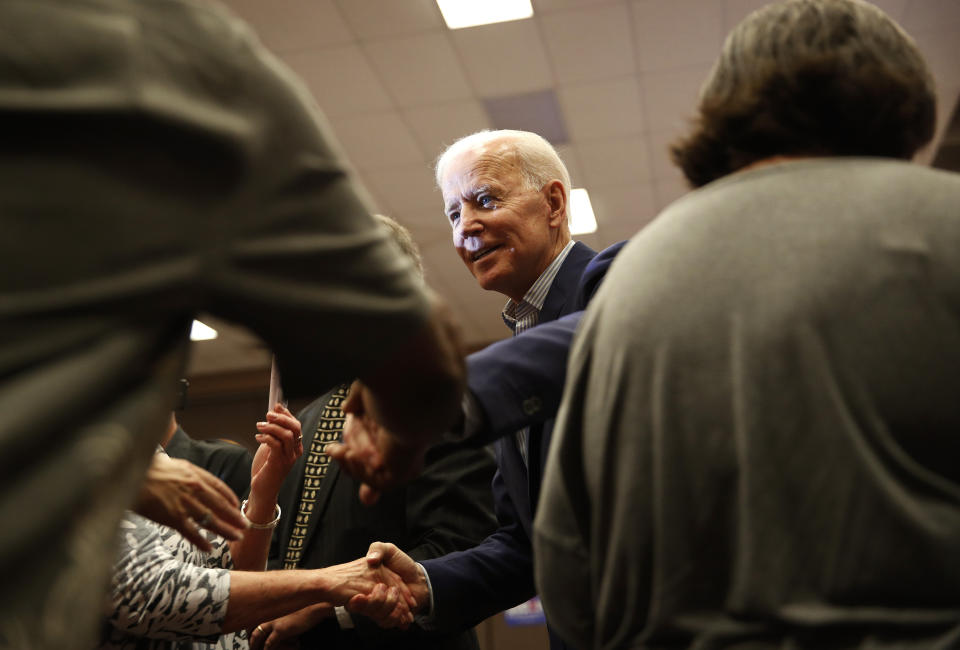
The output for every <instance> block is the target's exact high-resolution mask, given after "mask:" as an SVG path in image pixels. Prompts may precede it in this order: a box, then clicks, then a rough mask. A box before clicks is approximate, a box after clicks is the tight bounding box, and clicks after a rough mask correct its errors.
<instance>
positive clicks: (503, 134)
mask: <svg viewBox="0 0 960 650" xmlns="http://www.w3.org/2000/svg"><path fill="white" fill-rule="evenodd" d="M498 140H503V141H505V142H506V143H507V144H509V145H510V147H511V149H512V150H513V153H514V154H515V155H516V157H517V159H516V161H515V164H516V167H517V169H518V171H519V172H520V177H521V178H522V179H523V184H524V186H525V189H528V190H539V189H541V188H542V187H543V186H544V185H546V184H547V183H549V182H550V181H552V180H559V181H560V182H561V183H563V192H564V194H565V195H566V199H567V200H566V202H565V207H564V210H566V212H567V215H566V216H567V218H568V219H569V210H568V209H567V208H568V206H569V205H570V172H568V171H567V166H566V165H564V164H563V161H562V160H560V156H559V155H558V154H557V150H556V149H554V148H553V145H552V144H550V143H549V142H547V140H546V139H545V138H544V137H543V136H540V135H537V134H536V133H532V132H530V131H514V130H510V129H502V130H500V131H487V130H484V131H478V132H476V133H472V134H470V135H467V136H464V137H462V138H460V139H459V140H457V141H456V142H454V143H453V144H451V145H450V146H449V147H447V149H446V151H444V152H443V153H442V154H440V157H439V158H437V165H436V168H435V173H436V181H437V187H439V188H440V189H441V190H442V189H443V185H442V182H443V174H444V172H445V171H446V168H447V165H449V164H450V161H451V160H453V159H454V158H456V157H457V156H459V155H460V154H462V153H464V152H466V151H468V150H470V149H473V148H475V147H479V146H482V145H485V144H489V143H490V142H494V141H498Z"/></svg>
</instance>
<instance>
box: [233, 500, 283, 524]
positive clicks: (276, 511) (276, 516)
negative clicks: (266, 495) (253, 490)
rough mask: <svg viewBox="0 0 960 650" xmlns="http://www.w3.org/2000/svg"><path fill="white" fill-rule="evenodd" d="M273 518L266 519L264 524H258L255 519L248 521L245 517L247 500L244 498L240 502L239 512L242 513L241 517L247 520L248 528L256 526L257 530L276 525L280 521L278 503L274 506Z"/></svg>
mask: <svg viewBox="0 0 960 650" xmlns="http://www.w3.org/2000/svg"><path fill="white" fill-rule="evenodd" d="M273 512H274V518H273V521H268V522H267V523H265V524H258V523H257V522H255V521H250V519H249V518H248V517H247V500H246V499H244V500H243V503H241V504H240V514H241V515H243V518H244V519H246V520H247V523H248V524H250V528H256V529H257V530H271V529H273V528H276V527H277V524H278V523H280V504H279V503H278V504H277V505H275V506H274V510H273Z"/></svg>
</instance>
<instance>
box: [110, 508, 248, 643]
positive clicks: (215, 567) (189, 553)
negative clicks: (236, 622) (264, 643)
mask: <svg viewBox="0 0 960 650" xmlns="http://www.w3.org/2000/svg"><path fill="white" fill-rule="evenodd" d="M205 534H206V535H207V536H208V539H210V541H211V542H212V543H213V550H212V551H211V552H210V553H204V552H203V551H201V550H199V549H198V548H197V547H196V546H194V545H193V544H191V543H190V542H188V541H187V540H186V539H185V538H184V537H183V536H181V535H180V533H178V532H177V531H175V530H173V529H172V528H168V527H167V526H161V525H160V524H157V523H155V522H153V521H150V520H149V519H146V518H145V517H141V516H140V515H137V514H134V513H132V512H128V513H127V514H126V515H125V516H124V518H123V520H122V521H121V522H120V531H119V536H120V540H119V543H120V548H119V552H118V555H117V557H118V560H117V563H116V565H115V566H114V572H113V579H112V581H111V588H110V596H109V597H110V603H109V607H110V613H109V615H108V617H107V619H106V621H105V623H104V628H103V634H102V636H101V644H100V648H102V649H103V650H121V649H122V650H134V649H136V650H206V649H211V650H213V649H216V650H246V649H247V648H248V647H249V645H248V643H247V634H246V632H245V631H240V632H234V633H230V634H223V635H221V634H220V632H219V631H220V629H221V626H222V624H223V619H224V616H225V614H226V612H227V602H228V600H229V598H230V569H232V568H233V560H232V559H231V557H230V550H229V546H228V545H227V542H226V541H225V540H224V539H223V538H220V537H217V536H215V535H213V534H211V533H205Z"/></svg>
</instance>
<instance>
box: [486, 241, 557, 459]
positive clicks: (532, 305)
mask: <svg viewBox="0 0 960 650" xmlns="http://www.w3.org/2000/svg"><path fill="white" fill-rule="evenodd" d="M573 244H574V242H573V240H571V241H569V242H567V245H566V246H564V247H563V250H562V251H560V252H559V253H558V254H557V256H556V257H555V258H553V261H552V262H550V265H549V266H547V268H545V269H544V270H543V273H541V274H540V277H539V278H537V281H536V282H534V283H533V285H532V286H531V287H530V288H529V289H527V292H526V293H525V294H523V299H522V300H521V301H520V302H519V303H517V302H514V301H513V299H510V300H508V301H507V304H506V305H504V307H503V311H502V312H500V316H501V317H502V318H503V322H504V323H506V324H507V327H509V328H510V329H511V330H512V331H513V335H514V336H516V335H517V334H520V333H521V332H525V331H526V330H528V329H530V328H531V327H533V326H534V325H536V324H537V323H539V322H540V310H541V309H543V301H544V300H546V299H547V293H549V292H550V287H551V286H552V285H553V280H554V279H555V278H556V277H557V273H558V272H559V271H560V267H561V266H563V262H564V260H566V259H567V255H568V254H569V253H570V249H571V248H573ZM529 433H530V427H524V428H523V429H521V430H520V431H518V432H517V436H516V437H517V447H518V448H519V449H520V455H521V456H522V457H523V462H524V463H525V464H527V465H528V466H529V462H528V461H527V436H528V435H529Z"/></svg>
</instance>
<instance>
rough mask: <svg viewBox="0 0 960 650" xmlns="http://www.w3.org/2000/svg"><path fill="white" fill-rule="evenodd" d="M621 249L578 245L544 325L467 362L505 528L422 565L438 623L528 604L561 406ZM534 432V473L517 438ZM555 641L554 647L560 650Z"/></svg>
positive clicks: (448, 625) (550, 299)
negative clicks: (538, 515)
mask: <svg viewBox="0 0 960 650" xmlns="http://www.w3.org/2000/svg"><path fill="white" fill-rule="evenodd" d="M622 245H623V243H620V244H616V245H614V246H612V247H610V248H608V249H606V250H605V251H603V252H602V253H600V254H597V253H596V252H595V251H593V250H591V249H590V248H589V247H587V246H585V245H584V244H581V243H577V244H575V245H574V247H573V248H572V249H571V251H570V253H569V254H568V255H567V258H566V260H564V263H563V265H562V266H561V267H560V270H559V272H558V273H557V276H556V278H555V279H554V281H553V284H552V285H551V287H550V291H549V292H548V293H547V297H546V299H545V301H544V304H543V308H542V309H541V310H540V323H541V324H539V325H537V326H536V327H534V328H532V329H530V330H528V331H526V332H524V333H523V334H520V335H519V336H516V337H514V338H512V339H508V340H505V341H500V342H498V343H495V344H493V345H491V346H489V347H488V348H486V349H485V350H483V351H481V352H478V353H476V354H474V355H471V356H470V358H469V359H468V361H467V363H468V369H469V372H468V384H469V389H470V391H471V393H472V394H473V396H474V397H475V398H476V401H477V403H478V404H479V405H480V406H481V408H482V410H483V412H484V414H485V416H486V423H485V426H484V431H483V434H482V435H480V436H478V437H477V438H476V440H477V441H478V442H486V441H488V440H491V439H496V441H495V443H494V444H495V451H496V457H497V468H498V469H497V473H496V475H495V476H494V479H493V494H494V502H495V507H496V514H497V519H498V521H499V525H500V527H499V528H498V529H497V531H496V532H495V533H493V534H492V535H491V536H489V537H487V538H486V539H485V540H484V541H483V542H481V543H480V544H479V545H477V546H475V547H473V548H471V549H469V550H466V551H460V552H456V553H449V554H447V555H444V556H442V557H439V558H435V559H432V560H426V561H424V562H423V563H422V564H423V566H424V568H425V569H426V571H427V574H428V575H429V578H430V583H431V586H432V588H433V594H434V612H433V614H434V616H433V618H434V623H435V625H437V626H438V627H439V628H441V629H463V628H466V627H470V626H472V625H476V624H477V623H479V622H480V621H482V620H483V619H485V618H487V617H489V616H492V615H493V614H496V613H497V612H500V611H503V610H504V609H507V608H509V607H513V606H514V605H518V604H520V603H522V602H524V601H525V600H527V599H529V598H531V597H532V596H533V595H534V593H535V591H534V584H533V551H532V548H531V543H530V540H531V536H532V532H533V531H532V528H533V515H534V508H535V506H536V502H537V498H538V496H539V490H540V480H541V477H542V472H543V467H544V464H545V463H546V459H547V451H548V449H549V446H550V434H551V431H552V430H553V418H554V417H555V416H556V413H557V409H558V408H559V404H560V398H561V396H562V392H563V382H564V378H565V376H566V365H567V356H568V353H569V348H570V342H571V339H572V337H573V333H574V331H575V329H576V326H577V324H578V323H579V320H580V316H581V315H582V312H583V309H584V308H585V307H586V303H587V302H588V301H589V299H590V297H592V295H593V292H594V291H595V290H596V288H597V286H598V285H599V283H600V280H601V279H602V278H603V275H604V274H605V273H606V270H607V268H608V267H609V265H610V263H611V261H612V260H613V258H614V257H615V256H616V254H617V252H619V250H620V248H621V247H622ZM528 425H529V426H530V435H529V436H528V441H527V443H528V449H527V457H528V458H529V459H530V467H529V471H528V469H527V467H526V465H525V464H524V462H523V459H522V457H521V456H520V451H519V450H518V449H517V444H516V439H515V437H514V436H513V435H512V434H513V433H515V432H516V431H518V430H520V429H521V428H523V427H524V426H528ZM550 636H551V647H553V648H560V647H563V646H562V644H561V643H559V642H558V639H556V638H555V637H554V635H553V634H551V635H550Z"/></svg>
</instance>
